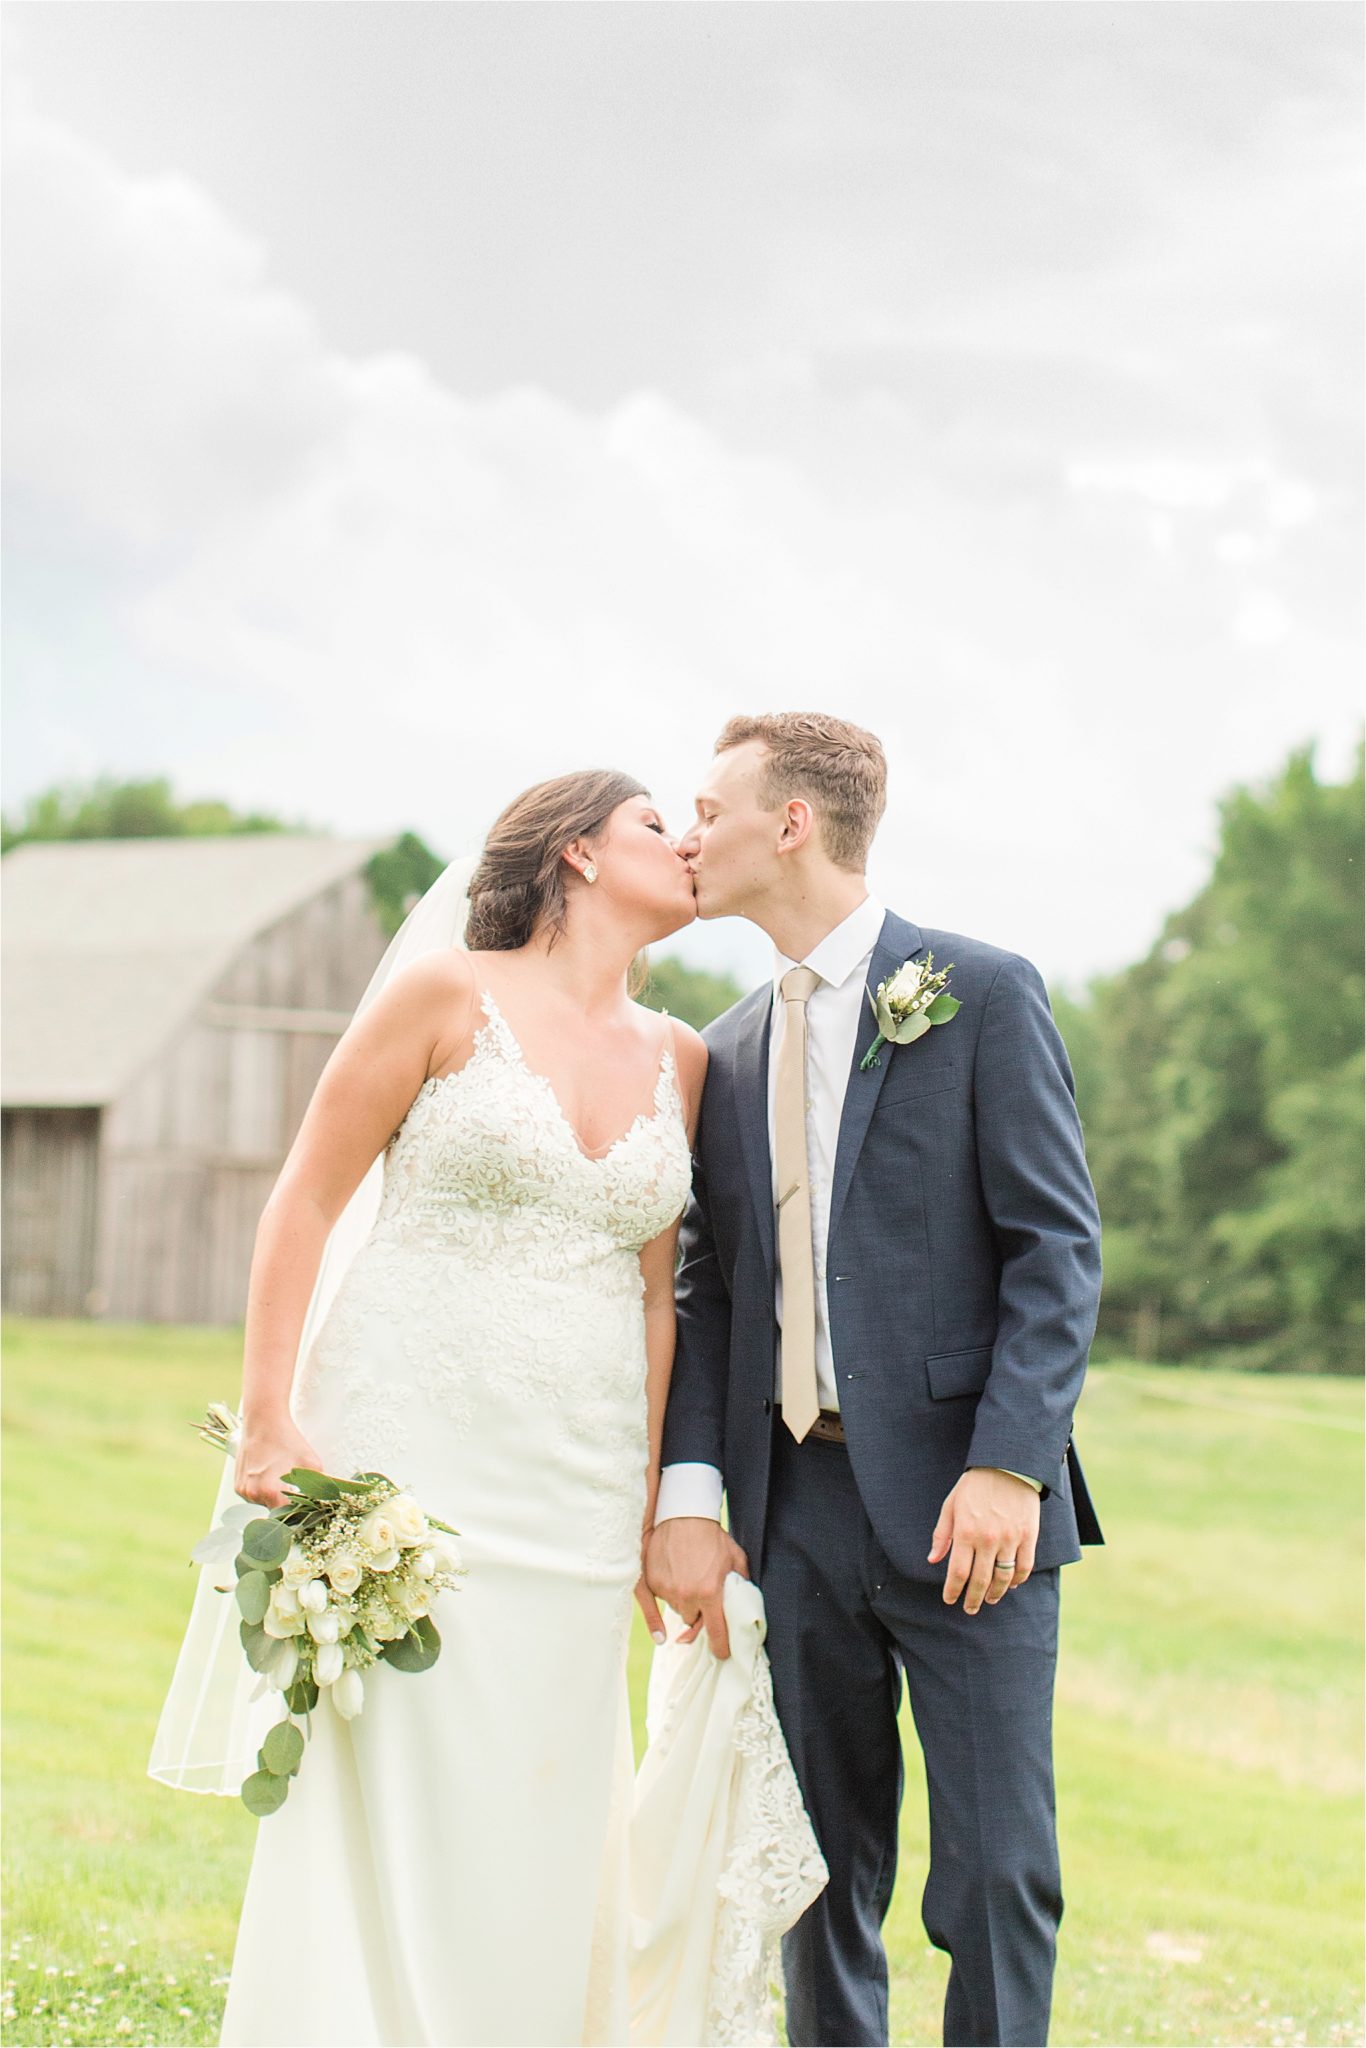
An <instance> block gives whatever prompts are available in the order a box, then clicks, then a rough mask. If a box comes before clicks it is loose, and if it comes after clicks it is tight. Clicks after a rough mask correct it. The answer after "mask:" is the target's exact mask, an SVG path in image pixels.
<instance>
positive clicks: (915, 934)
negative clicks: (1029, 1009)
mask: <svg viewBox="0 0 1366 2048" xmlns="http://www.w3.org/2000/svg"><path fill="white" fill-rule="evenodd" d="M923 949H924V948H923V940H922V938H921V933H920V927H919V925H914V924H908V923H907V922H906V920H905V918H904V917H898V916H897V915H896V913H895V912H894V911H891V910H889V911H888V913H887V915H886V917H885V918H884V919H883V921H882V930H881V932H880V933H879V934H878V942H877V944H876V946H875V947H874V948H873V957H872V959H871V961H870V962H869V964H868V973H867V975H866V977H865V982H866V991H867V992H866V993H861V994H860V996H859V1024H858V1035H857V1037H856V1038H855V1040H854V1057H853V1060H852V1062H851V1064H850V1068H849V1080H848V1083H847V1084H846V1087H845V1090H844V1109H843V1112H842V1114H841V1116H840V1132H839V1140H838V1142H837V1144H836V1146H835V1174H834V1181H833V1184H832V1186H831V1189H830V1230H829V1235H828V1236H827V1239H826V1243H827V1245H828V1243H829V1241H830V1238H831V1237H833V1236H834V1234H835V1225H836V1224H837V1223H838V1222H839V1218H840V1211H841V1209H842V1208H843V1207H844V1198H845V1196H846V1195H847V1194H848V1192H849V1183H850V1181H851V1180H852V1179H853V1177H854V1168H855V1166H856V1165H857V1164H858V1156H859V1153H860V1151H861V1150H862V1148H863V1141H864V1138H865V1137H866V1136H867V1134H868V1125H869V1124H870V1122H871V1121H872V1116H873V1110H874V1108H875V1107H876V1105H877V1098H878V1095H879V1093H880V1091H881V1088H882V1083H883V1080H884V1078H885V1077H886V1073H887V1069H888V1067H889V1066H890V1064H891V1051H892V1049H891V1047H889V1046H885V1045H884V1046H883V1047H882V1049H881V1052H880V1053H879V1055H878V1057H879V1062H880V1064H879V1065H877V1066H875V1067H869V1069H868V1071H867V1072H866V1073H860V1071H859V1066H860V1063H861V1061H862V1059H863V1056H864V1054H865V1053H866V1052H867V1050H868V1048H869V1046H870V1045H871V1044H872V1042H873V1040H874V1039H875V1038H876V1037H877V1019H876V1017H875V1016H874V1015H873V1009H872V1005H871V1003H870V1002H869V1001H868V995H869V994H871V993H872V992H873V991H875V990H876V988H877V985H878V983H879V982H880V981H885V980H887V978H888V977H889V976H890V975H893V974H895V973H896V970H897V968H898V967H900V966H901V964H902V962H903V961H905V960H911V959H914V957H915V955H916V954H917V953H919V952H921V951H923ZM771 1232H772V1221H771V1219H770V1235H771Z"/></svg>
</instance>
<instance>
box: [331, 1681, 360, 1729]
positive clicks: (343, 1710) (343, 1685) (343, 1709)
mask: <svg viewBox="0 0 1366 2048" xmlns="http://www.w3.org/2000/svg"><path fill="white" fill-rule="evenodd" d="M332 1704H333V1706H334V1707H335V1708H336V1710H337V1712H338V1713H339V1714H340V1715H341V1717H342V1719H343V1721H354V1720H355V1718H356V1716H357V1714H358V1713H359V1712H360V1710H361V1708H362V1707H363V1706H364V1705H365V1686H364V1683H363V1682H362V1679H361V1675H360V1673H359V1671H343V1673H342V1675H341V1677H340V1678H339V1679H337V1681H336V1683H335V1684H334V1685H333V1687H332Z"/></svg>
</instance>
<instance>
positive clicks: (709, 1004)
mask: <svg viewBox="0 0 1366 2048" xmlns="http://www.w3.org/2000/svg"><path fill="white" fill-rule="evenodd" d="M743 994H744V990H743V989H742V988H741V987H740V985H739V984H738V982H735V981H732V980H731V977H730V976H729V975H728V974H707V973H706V972H704V971H703V970H702V969H701V968H698V967H685V966H684V965H683V963H682V961H681V960H676V959H673V958H672V957H671V956H670V955H668V954H665V955H664V957H663V958H662V959H659V960H652V961H651V962H650V977H649V980H648V981H647V983H646V985H645V988H644V990H643V992H642V994H641V998H640V1000H641V1001H642V1002H643V1003H647V1004H648V1005H649V1007H650V1008H651V1009H652V1010H667V1011H668V1013H669V1015H670V1016H671V1017H681V1018H682V1019H683V1022H684V1023H685V1024H691V1025H692V1027H693V1029H694V1030H695V1031H700V1030H701V1029H702V1027H703V1025H704V1024H710V1023H711V1021H712V1019H713V1018H714V1017H719V1016H720V1015H721V1012H722V1011H723V1010H728V1009H729V1008H730V1006H731V1004H732V1003H738V1002H739V1000H740V998H741V996H742V995H743Z"/></svg>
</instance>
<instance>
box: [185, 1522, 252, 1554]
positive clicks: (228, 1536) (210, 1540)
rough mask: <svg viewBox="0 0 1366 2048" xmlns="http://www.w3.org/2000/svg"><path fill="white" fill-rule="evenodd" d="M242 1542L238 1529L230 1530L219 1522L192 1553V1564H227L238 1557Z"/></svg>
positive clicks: (197, 1544) (202, 1538) (200, 1540)
mask: <svg viewBox="0 0 1366 2048" xmlns="http://www.w3.org/2000/svg"><path fill="white" fill-rule="evenodd" d="M240 1541H241V1538H240V1536H239V1535H238V1532H237V1531H236V1529H229V1528H227V1527H225V1526H224V1524H223V1523H222V1522H219V1523H218V1524H217V1526H216V1527H215V1528H212V1529H210V1531H209V1533H208V1535H207V1536H201V1537H200V1539H199V1541H198V1543H196V1545H195V1547H194V1549H193V1550H192V1551H191V1552H190V1562H191V1564H226V1563H227V1560H228V1559H229V1558H230V1557H236V1555H237V1549H238V1545H239V1543H240Z"/></svg>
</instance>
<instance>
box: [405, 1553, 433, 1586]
mask: <svg viewBox="0 0 1366 2048" xmlns="http://www.w3.org/2000/svg"><path fill="white" fill-rule="evenodd" d="M408 1569H409V1571H410V1572H412V1573H413V1574H414V1575H415V1576H416V1577H417V1578H419V1579H434V1578H435V1577H436V1559H435V1557H434V1556H433V1555H432V1553H431V1551H430V1550H419V1551H418V1553H417V1555H416V1557H414V1558H411V1559H410V1560H409V1563H408Z"/></svg>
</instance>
